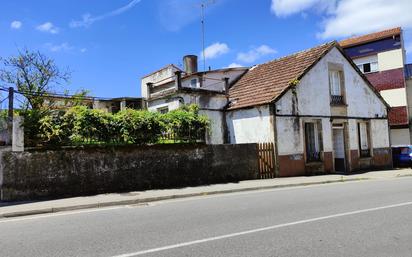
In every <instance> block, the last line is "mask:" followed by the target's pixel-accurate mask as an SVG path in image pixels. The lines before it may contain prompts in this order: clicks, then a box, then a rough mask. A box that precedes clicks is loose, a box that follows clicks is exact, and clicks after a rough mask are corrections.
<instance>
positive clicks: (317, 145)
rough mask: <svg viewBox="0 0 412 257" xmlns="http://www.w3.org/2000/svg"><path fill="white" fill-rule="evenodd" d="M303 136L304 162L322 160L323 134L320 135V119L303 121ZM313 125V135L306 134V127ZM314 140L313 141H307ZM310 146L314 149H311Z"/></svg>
mask: <svg viewBox="0 0 412 257" xmlns="http://www.w3.org/2000/svg"><path fill="white" fill-rule="evenodd" d="M303 126H304V136H305V140H304V142H305V156H306V163H312V162H322V153H323V136H322V132H323V131H322V120H316V121H307V122H304V123H303ZM309 126H313V130H312V131H311V132H313V135H308V133H309V132H308V127H309ZM309 140H314V142H309ZM312 146H313V147H314V150H315V151H311V150H312V149H310V148H312Z"/></svg>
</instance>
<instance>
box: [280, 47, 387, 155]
mask: <svg viewBox="0 0 412 257" xmlns="http://www.w3.org/2000/svg"><path fill="white" fill-rule="evenodd" d="M330 63H332V64H337V65H339V66H341V67H342V69H343V74H344V80H345V82H344V88H345V95H346V103H347V107H346V113H345V114H344V115H343V116H349V117H359V118H371V120H370V121H371V137H372V141H373V142H372V143H373V144H374V143H376V145H375V144H374V145H373V146H374V147H388V146H389V132H388V126H387V120H385V119H384V120H382V119H373V118H376V116H378V117H386V115H387V110H386V106H385V104H384V103H383V102H382V101H381V100H380V98H379V97H378V96H377V95H376V94H375V93H374V92H373V90H372V89H371V88H369V86H368V85H367V84H366V82H365V81H364V80H363V79H362V77H361V76H360V75H359V74H358V73H357V72H356V70H355V69H353V67H352V65H351V64H350V63H349V62H348V61H347V60H346V59H345V57H344V56H343V55H342V54H341V53H340V52H339V50H337V49H336V48H335V49H332V50H331V51H330V52H329V53H328V54H327V55H325V57H324V58H323V59H322V60H320V61H319V62H318V63H317V64H316V65H315V66H314V67H313V68H312V69H311V70H310V71H309V72H308V73H307V74H306V75H305V76H304V77H303V78H302V79H301V81H300V83H299V85H298V86H297V87H296V96H297V101H295V108H294V107H293V102H294V101H293V100H292V99H293V94H292V91H291V90H289V91H288V92H286V93H285V94H284V95H283V96H282V98H281V99H279V100H278V101H277V102H276V113H277V114H278V115H292V114H293V111H295V112H296V111H297V112H298V114H299V115H302V116H315V117H314V118H306V117H302V118H301V119H300V121H299V123H298V124H299V127H297V123H296V122H295V121H294V120H295V118H293V117H280V116H277V117H276V127H277V131H278V132H277V135H278V151H279V154H280V155H287V154H296V153H303V151H304V135H303V125H302V124H303V122H305V121H306V120H310V119H315V120H316V119H317V120H319V119H321V120H322V135H323V148H324V151H333V141H332V122H331V120H330V118H325V116H326V117H330V116H331V115H332V109H331V105H330V91H329V74H328V70H329V64H330ZM296 103H297V104H296ZM296 106H297V108H296ZM316 116H319V118H316ZM322 116H323V117H322ZM361 120H362V119H359V120H357V119H353V118H351V119H343V120H341V121H339V122H342V123H346V126H347V129H348V133H349V142H348V144H349V148H350V149H354V150H355V149H358V147H359V144H358V133H357V123H358V122H359V121H361ZM335 122H336V120H335ZM375 141H376V142H375Z"/></svg>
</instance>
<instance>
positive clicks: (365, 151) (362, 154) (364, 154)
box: [357, 121, 372, 158]
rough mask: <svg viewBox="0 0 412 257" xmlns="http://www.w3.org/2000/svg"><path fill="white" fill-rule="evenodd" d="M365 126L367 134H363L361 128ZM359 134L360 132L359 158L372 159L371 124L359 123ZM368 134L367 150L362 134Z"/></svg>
mask: <svg viewBox="0 0 412 257" xmlns="http://www.w3.org/2000/svg"><path fill="white" fill-rule="evenodd" d="M362 125H364V126H365V132H363V133H362V131H361V126H362ZM357 132H358V150H359V157H360V158H369V157H371V156H372V155H371V152H372V151H371V149H372V142H371V136H370V122H367V121H359V122H358V123H357ZM364 133H366V138H365V139H366V144H367V148H366V149H365V148H364V147H363V142H362V141H363V140H362V134H364Z"/></svg>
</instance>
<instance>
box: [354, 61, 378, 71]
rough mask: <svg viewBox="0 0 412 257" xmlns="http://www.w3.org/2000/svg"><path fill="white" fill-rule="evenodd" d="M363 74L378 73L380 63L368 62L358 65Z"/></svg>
mask: <svg viewBox="0 0 412 257" xmlns="http://www.w3.org/2000/svg"><path fill="white" fill-rule="evenodd" d="M357 66H358V68H359V69H360V70H361V71H362V73H370V72H376V71H378V62H368V63H362V64H358V65H357Z"/></svg>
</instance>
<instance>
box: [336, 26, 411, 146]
mask: <svg viewBox="0 0 412 257" xmlns="http://www.w3.org/2000/svg"><path fill="white" fill-rule="evenodd" d="M339 44H340V45H341V46H342V47H343V49H344V50H345V53H346V54H347V55H348V56H349V57H350V58H351V59H352V60H353V62H354V63H355V64H356V65H357V66H358V67H359V69H360V70H361V71H362V72H363V73H364V74H365V76H366V77H367V78H368V80H369V81H370V82H371V83H372V85H373V86H374V87H375V88H376V89H377V90H378V91H379V92H380V94H381V95H382V97H383V98H384V99H385V101H386V102H387V103H388V104H389V105H390V106H391V109H390V111H389V114H388V116H389V125H390V136H391V143H392V145H405V144H410V143H411V133H410V119H409V116H410V113H409V108H408V106H410V105H411V104H412V102H410V101H408V96H407V94H408V93H407V91H408V90H407V84H406V81H405V74H406V70H405V62H406V51H405V45H404V39H403V34H402V29H401V28H399V27H398V28H392V29H388V30H383V31H379V32H375V33H371V34H367V35H362V36H358V37H353V38H349V39H345V40H343V41H340V42H339ZM408 113H409V114H408Z"/></svg>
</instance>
